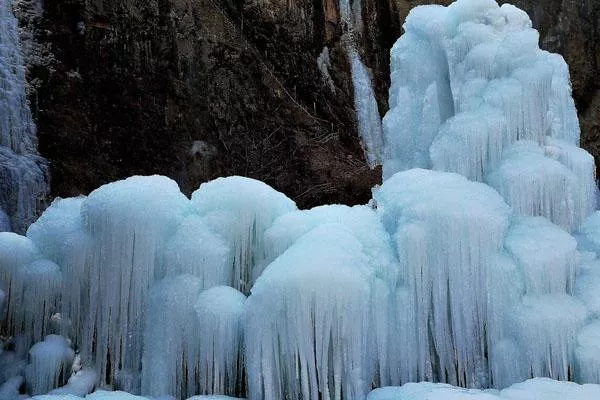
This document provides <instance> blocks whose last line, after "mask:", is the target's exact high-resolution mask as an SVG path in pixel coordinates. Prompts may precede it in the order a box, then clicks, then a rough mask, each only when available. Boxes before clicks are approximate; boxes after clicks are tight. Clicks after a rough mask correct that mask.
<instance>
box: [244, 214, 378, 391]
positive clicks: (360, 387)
mask: <svg viewBox="0 0 600 400" xmlns="http://www.w3.org/2000/svg"><path fill="white" fill-rule="evenodd" d="M362 247H363V246H362V244H361V243H360V241H359V240H357V239H356V238H355V237H354V235H352V233H351V232H349V231H348V229H347V228H345V227H344V226H343V225H340V224H333V223H332V224H323V225H320V226H319V227H317V228H315V229H314V230H312V231H310V232H308V233H307V234H305V235H303V236H302V237H301V238H299V239H298V240H297V241H296V243H295V244H294V245H293V246H292V247H290V248H289V249H288V250H287V251H285V252H284V253H283V254H282V255H281V256H279V257H278V258H277V259H276V260H275V261H274V262H273V263H271V264H270V265H269V266H268V267H267V269H266V270H265V271H264V273H263V274H262V275H261V276H260V277H259V278H258V280H257V281H256V283H255V285H254V287H253V288H252V294H251V295H250V297H248V300H247V302H246V319H245V328H244V335H245V349H246V366H247V372H248V394H249V398H251V399H265V400H270V399H281V398H283V397H284V396H290V397H291V398H303V399H305V400H310V399H314V400H316V399H321V398H322V399H326V400H329V399H338V400H339V399H341V398H351V399H362V398H364V397H365V396H366V393H367V391H368V389H369V388H370V386H371V380H372V377H373V372H374V371H373V367H374V359H373V357H374V346H373V344H372V342H371V340H370V339H371V335H372V334H373V332H371V330H370V329H369V322H370V321H369V314H370V311H371V310H370V298H371V288H372V282H373V280H374V274H373V271H372V270H371V268H369V265H368V258H367V257H366V256H365V254H364V253H363V251H362Z"/></svg>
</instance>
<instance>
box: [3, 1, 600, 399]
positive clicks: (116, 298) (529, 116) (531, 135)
mask: <svg viewBox="0 0 600 400" xmlns="http://www.w3.org/2000/svg"><path fill="white" fill-rule="evenodd" d="M340 7H341V8H342V12H343V15H345V16H346V17H347V18H350V19H348V21H352V23H353V25H352V26H351V28H352V29H360V24H356V16H357V15H360V3H358V2H355V3H353V5H352V7H350V4H349V3H344V2H342V3H341V4H340ZM4 11H5V12H7V11H9V9H8V8H6V9H5V10H4ZM344 13H345V14H344ZM405 31H406V33H405V34H404V35H403V36H402V37H401V38H400V39H399V40H398V42H397V43H396V45H395V46H394V49H393V52H392V58H393V65H392V87H391V90H390V106H391V108H390V111H389V112H388V113H387V115H386V116H385V118H384V120H383V127H384V132H385V137H384V139H385V140H384V141H383V142H382V143H383V145H384V148H383V150H385V151H384V153H382V154H383V155H384V158H385V163H384V174H385V176H384V178H385V179H384V182H383V184H382V185H381V186H380V187H377V188H374V190H373V200H372V201H371V202H370V203H369V205H361V206H354V207H348V206H344V205H325V206H320V207H315V208H313V209H310V210H298V209H297V207H296V205H295V203H294V201H292V200H291V199H289V198H288V197H286V196H285V195H284V194H282V193H279V192H277V191H276V190H275V189H273V188H271V187H269V186H268V185H266V184H264V183H262V182H259V181H256V180H253V179H250V178H243V177H237V176H235V177H227V178H219V179H216V180H213V181H211V182H207V183H204V184H202V185H201V186H200V188H199V189H198V190H196V191H195V192H194V193H193V194H192V197H191V199H189V198H187V197H185V196H184V195H183V194H182V193H181V192H180V191H179V188H178V187H177V184H176V183H175V182H174V181H172V180H171V179H169V178H166V177H161V176H146V177H142V176H135V177H131V178H128V179H125V180H122V181H118V182H113V183H110V184H107V185H104V186H102V187H100V188H98V189H96V190H95V191H93V192H92V193H91V194H90V195H89V196H87V197H78V198H70V199H56V200H55V201H54V202H53V203H52V205H51V206H50V207H49V208H48V209H47V210H46V211H45V212H44V213H43V214H42V216H41V217H40V218H39V219H38V220H37V221H36V222H35V223H33V224H32V225H31V226H30V227H29V229H28V230H27V234H26V236H20V235H18V234H15V233H8V232H3V233H0V306H1V307H0V310H2V315H1V316H0V321H2V325H1V333H2V334H3V337H6V338H8V339H7V343H6V344H5V345H4V351H3V352H0V396H4V397H2V398H8V399H10V400H16V399H17V398H18V388H19V387H21V384H22V383H23V382H24V383H25V385H24V386H23V387H25V388H27V390H28V391H29V393H30V394H35V393H40V392H46V391H48V390H51V389H55V387H56V386H57V385H61V384H64V386H62V387H60V388H58V389H55V392H54V393H78V394H79V395H86V394H87V393H88V392H90V391H91V390H92V389H93V387H94V384H96V382H97V383H98V384H99V385H100V386H99V387H102V388H108V387H111V386H112V388H114V389H118V390H127V391H129V392H131V393H133V394H128V393H123V392H110V393H109V392H104V391H97V392H95V393H93V394H89V395H88V396H87V397H86V398H89V400H101V399H104V398H106V399H107V400H110V399H113V400H121V399H123V400H125V399H127V400H136V399H137V400H144V399H146V398H144V397H136V396H134V394H142V395H144V396H152V397H153V398H157V397H160V398H163V397H164V398H166V396H177V397H178V398H181V399H183V398H186V397H190V396H193V397H191V398H192V399H194V400H200V399H202V398H204V399H227V398H228V397H225V396H231V395H233V396H239V397H248V398H249V399H250V400H265V399H267V400H268V399H272V400H278V399H282V398H289V399H291V400H300V399H302V400H367V399H369V400H383V399H386V400H401V399H413V400H420V399H427V398H434V397H435V398H440V399H441V398H443V399H446V398H459V397H461V396H462V397H461V398H464V397H465V396H466V397H469V398H473V399H489V400H493V399H508V400H511V399H514V400H516V399H522V398H533V397H535V396H537V397H539V398H544V399H546V398H547V399H553V398H556V399H561V400H562V399H565V398H572V399H574V400H591V399H597V398H598V396H600V394H599V393H600V385H599V384H600V295H599V293H600V258H598V257H599V256H600V212H595V207H596V191H597V188H596V184H595V176H594V171H595V165H594V160H593V158H592V157H591V156H590V155H589V154H588V153H587V152H586V151H584V150H583V149H581V148H579V147H578V143H579V128H578V125H577V116H576V113H575V108H574V105H573V100H572V98H571V97H570V86H569V75H568V69H567V67H566V65H565V63H564V61H563V60H562V58H561V57H559V56H556V55H552V54H549V53H547V52H544V51H542V50H540V49H539V48H538V47H537V33H536V32H535V31H534V30H533V29H532V28H531V22H530V20H529V18H528V17H527V15H526V14H525V13H523V12H522V11H520V10H518V9H516V8H515V7H513V6H508V5H503V6H501V7H500V6H499V5H498V4H497V3H496V2H494V1H493V0H459V1H457V2H456V3H454V4H452V5H450V6H448V7H442V6H423V7H419V8H416V9H414V10H413V11H412V12H411V13H410V15H409V16H408V18H407V21H406V24H405ZM349 32H352V30H350V31H349ZM350 54H352V53H350ZM358 61H360V60H358ZM365 71H366V70H364V71H362V72H361V71H360V64H357V71H356V73H357V74H359V75H362V76H363V77H364V76H368V73H366V74H364V72H365ZM353 75H354V72H353ZM361 79H362V78H361ZM361 93H362V95H361V96H360V98H359V100H360V101H365V103H364V104H369V102H370V100H369V99H370V98H371V95H370V94H369V93H368V90H366V91H362V92H361ZM373 115H374V114H373ZM372 121H375V119H373V120H372ZM375 125H376V124H375ZM11 151H12V150H11ZM7 213H8V214H9V216H11V215H12V214H10V210H8V211H7ZM2 215H3V214H0V221H2V218H3V217H2ZM58 335H61V336H62V338H61V337H60V336H58ZM65 338H69V340H67V339H65ZM35 343H37V344H35ZM75 351H76V353H77V354H76V355H75V356H74V354H75ZM40 355H41V356H40ZM43 355H47V356H48V357H44V356H43ZM69 367H71V368H72V369H73V374H72V375H71V377H70V379H68V380H67V378H68V376H65V373H64V370H65V368H69ZM32 371H35V372H32ZM548 378H551V379H548ZM567 380H572V381H575V382H577V383H574V382H561V381H567ZM420 381H430V382H439V383H427V382H424V383H419V384H416V383H411V382H420ZM580 384H583V385H580ZM401 385H404V386H401ZM451 385H454V386H451ZM384 386H391V387H387V388H382V387H384ZM457 386H462V388H459V387H457ZM373 388H381V389H376V390H372V389H373ZM195 395H211V397H196V396H195ZM552 396H554V397H552ZM537 397H536V398H537ZM53 399H56V398H54V397H48V398H47V400H53ZM56 400H58V399H56Z"/></svg>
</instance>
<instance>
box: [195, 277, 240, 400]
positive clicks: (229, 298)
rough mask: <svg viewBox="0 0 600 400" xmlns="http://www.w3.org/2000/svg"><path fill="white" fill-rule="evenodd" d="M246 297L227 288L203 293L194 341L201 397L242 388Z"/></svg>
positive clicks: (197, 304)
mask: <svg viewBox="0 0 600 400" xmlns="http://www.w3.org/2000/svg"><path fill="white" fill-rule="evenodd" d="M245 302H246V296H244V295H243V294H242V293H241V292H239V291H237V290H235V289H234V288H231V287H228V286H215V287H212V288H210V289H207V290H205V291H203V292H202V293H200V295H199V296H198V299H197V300H196V304H195V305H194V310H195V312H196V319H197V321H198V330H197V332H198V334H199V337H198V338H197V340H195V341H194V342H195V345H196V346H197V347H195V348H194V350H195V351H194V354H196V357H197V362H198V364H199V368H198V376H199V378H198V380H199V384H198V389H197V393H200V394H231V395H234V394H236V393H239V392H240V389H241V387H242V385H243V372H242V367H243V362H242V357H243V356H242V354H243V351H242V349H243V347H242V343H243V325H242V323H243V318H244V315H245V309H246V306H245Z"/></svg>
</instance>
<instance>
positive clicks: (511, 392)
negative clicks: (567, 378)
mask: <svg viewBox="0 0 600 400" xmlns="http://www.w3.org/2000/svg"><path fill="white" fill-rule="evenodd" d="M599 397H600V385H590V384H588V385H578V384H576V383H573V382H558V381H553V380H551V379H546V378H536V379H530V380H528V381H526V382H523V383H518V384H515V385H513V386H511V387H509V388H507V389H504V390H502V391H497V390H477V389H463V388H458V387H453V386H450V385H447V384H443V383H428V382H422V383H409V384H406V385H404V386H402V387H386V388H381V389H375V390H373V391H372V392H371V393H369V396H368V397H367V400H534V399H535V400H537V399H540V400H541V399H544V400H565V399H573V400H594V399H597V398H599Z"/></svg>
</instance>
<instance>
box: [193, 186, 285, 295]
mask: <svg viewBox="0 0 600 400" xmlns="http://www.w3.org/2000/svg"><path fill="white" fill-rule="evenodd" d="M192 203H194V205H195V206H196V208H197V210H198V213H199V214H200V215H202V216H204V217H205V219H206V220H207V223H208V224H209V226H211V227H212V228H213V229H214V230H215V231H216V232H218V233H219V234H221V236H222V237H224V238H225V239H226V240H227V242H228V243H229V245H230V246H231V250H232V252H233V254H232V257H233V280H232V282H231V283H230V285H231V286H233V287H234V288H236V289H238V290H240V291H242V292H244V293H248V292H249V290H250V288H251V287H252V284H253V283H254V281H255V280H256V278H257V277H258V276H259V275H260V273H261V272H262V270H263V269H264V267H265V265H264V261H263V260H264V257H265V254H264V251H265V250H264V240H263V235H264V232H265V230H266V229H267V228H269V226H270V225H271V224H272V223H273V221H274V220H275V219H276V218H277V217H279V216H280V215H283V214H286V213H288V212H290V211H293V210H295V209H296V204H295V203H294V202H293V201H292V200H290V199H289V198H287V197H286V196H285V195H283V194H281V193H279V192H277V191H275V190H273V188H271V187H269V186H268V185H266V184H265V183H263V182H260V181H256V180H254V179H249V178H243V177H239V176H231V177H228V178H218V179H215V180H214V181H211V182H208V183H203V184H202V185H200V188H199V189H198V190H196V191H195V192H194V193H193V194H192Z"/></svg>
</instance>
